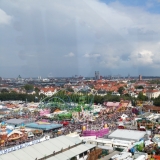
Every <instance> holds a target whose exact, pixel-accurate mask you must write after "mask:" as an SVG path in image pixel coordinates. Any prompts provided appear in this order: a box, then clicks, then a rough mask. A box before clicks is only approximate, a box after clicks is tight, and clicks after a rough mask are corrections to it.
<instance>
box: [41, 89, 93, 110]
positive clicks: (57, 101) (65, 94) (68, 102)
mask: <svg viewBox="0 0 160 160" xmlns="http://www.w3.org/2000/svg"><path fill="white" fill-rule="evenodd" d="M94 94H95V92H94ZM94 94H90V93H88V92H86V91H84V90H83V88H80V89H78V90H77V91H76V93H75V92H70V91H68V90H67V89H61V90H59V91H57V92H56V93H55V94H54V95H53V96H51V97H45V98H43V99H42V100H41V101H40V104H39V108H41V109H45V108H48V109H54V108H59V109H61V110H67V111H78V112H79V111H80V110H82V109H84V110H91V106H92V103H93V100H94Z"/></svg>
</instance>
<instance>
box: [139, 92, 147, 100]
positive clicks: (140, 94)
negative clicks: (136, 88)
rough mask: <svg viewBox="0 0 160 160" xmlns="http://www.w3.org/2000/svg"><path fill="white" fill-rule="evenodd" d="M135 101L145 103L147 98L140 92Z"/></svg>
mask: <svg viewBox="0 0 160 160" xmlns="http://www.w3.org/2000/svg"><path fill="white" fill-rule="evenodd" d="M137 99H138V100H140V101H146V100H148V97H147V96H145V95H143V93H142V92H139V94H138V97H137Z"/></svg>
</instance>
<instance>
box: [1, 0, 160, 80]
mask: <svg viewBox="0 0 160 160" xmlns="http://www.w3.org/2000/svg"><path fill="white" fill-rule="evenodd" d="M95 71H99V72H100V74H101V75H103V76H107V75H118V74H120V75H122V76H127V75H128V74H130V75H131V76H138V75H139V74H141V75H144V76H145V75H152V76H156V75H157V76H160V0H134V1H133V0H23V1H22V0H1V1H0V76H1V77H18V75H21V76H22V77H36V76H42V77H46V76H53V77H59V76H60V77H62V76H73V75H83V76H94V72H95Z"/></svg>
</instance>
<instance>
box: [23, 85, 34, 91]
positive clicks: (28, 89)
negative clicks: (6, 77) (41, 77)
mask: <svg viewBox="0 0 160 160" xmlns="http://www.w3.org/2000/svg"><path fill="white" fill-rule="evenodd" d="M33 88H34V86H33V85H32V84H26V85H25V86H24V89H25V90H26V92H28V91H33Z"/></svg>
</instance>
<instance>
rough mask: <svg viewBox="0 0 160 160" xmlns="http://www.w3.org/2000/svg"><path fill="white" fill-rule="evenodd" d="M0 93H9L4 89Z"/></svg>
mask: <svg viewBox="0 0 160 160" xmlns="http://www.w3.org/2000/svg"><path fill="white" fill-rule="evenodd" d="M1 93H9V91H8V90H7V89H5V88H4V89H2V90H1Z"/></svg>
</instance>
